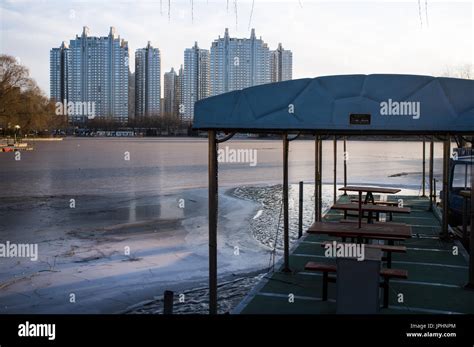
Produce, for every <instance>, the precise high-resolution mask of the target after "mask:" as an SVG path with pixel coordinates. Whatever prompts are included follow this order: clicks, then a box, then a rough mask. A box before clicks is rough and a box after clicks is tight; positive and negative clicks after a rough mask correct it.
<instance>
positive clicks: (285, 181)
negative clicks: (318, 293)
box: [283, 133, 291, 272]
mask: <svg viewBox="0 0 474 347" xmlns="http://www.w3.org/2000/svg"><path fill="white" fill-rule="evenodd" d="M288 148H289V142H288V134H287V133H285V134H283V238H284V240H283V241H284V244H283V248H284V262H285V264H284V267H283V271H284V272H289V271H291V270H290V228H289V214H288Z"/></svg>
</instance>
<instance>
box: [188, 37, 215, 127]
mask: <svg viewBox="0 0 474 347" xmlns="http://www.w3.org/2000/svg"><path fill="white" fill-rule="evenodd" d="M183 73H184V76H183V88H182V92H183V94H182V97H183V105H182V106H183V107H182V108H183V109H182V111H183V112H181V114H182V119H185V120H192V119H193V118H194V103H195V102H196V101H198V100H201V99H204V98H207V97H208V96H209V92H210V86H209V50H207V49H201V48H199V47H198V44H197V42H195V44H194V46H193V47H192V48H187V49H186V50H185V51H184V70H183Z"/></svg>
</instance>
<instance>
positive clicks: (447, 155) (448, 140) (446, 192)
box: [440, 135, 451, 239]
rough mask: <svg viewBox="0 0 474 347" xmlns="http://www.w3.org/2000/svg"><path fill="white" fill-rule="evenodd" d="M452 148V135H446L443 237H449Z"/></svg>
mask: <svg viewBox="0 0 474 347" xmlns="http://www.w3.org/2000/svg"><path fill="white" fill-rule="evenodd" d="M450 149H451V136H450V135H446V138H445V140H444V142H443V219H442V229H441V235H440V238H441V239H447V238H448V211H449V201H448V200H449V158H450Z"/></svg>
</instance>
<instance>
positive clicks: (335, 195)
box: [333, 136, 337, 204]
mask: <svg viewBox="0 0 474 347" xmlns="http://www.w3.org/2000/svg"><path fill="white" fill-rule="evenodd" d="M333 160H334V187H333V199H334V204H336V202H337V137H336V136H334V156H333Z"/></svg>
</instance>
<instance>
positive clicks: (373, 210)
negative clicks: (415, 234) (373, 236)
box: [331, 203, 411, 223]
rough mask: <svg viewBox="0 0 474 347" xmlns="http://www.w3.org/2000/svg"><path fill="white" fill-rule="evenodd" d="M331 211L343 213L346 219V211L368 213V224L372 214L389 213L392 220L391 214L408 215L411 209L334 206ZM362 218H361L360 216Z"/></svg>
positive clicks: (370, 205)
mask: <svg viewBox="0 0 474 347" xmlns="http://www.w3.org/2000/svg"><path fill="white" fill-rule="evenodd" d="M331 209H333V210H342V211H344V218H346V217H347V211H359V212H361V213H364V212H368V216H367V219H368V222H369V223H370V222H372V218H373V213H377V214H379V213H389V214H390V220H392V213H404V214H409V213H410V212H411V209H410V208H409V207H398V206H380V205H373V204H363V205H358V204H352V203H348V204H334V205H333V206H332V207H331ZM361 217H362V216H361Z"/></svg>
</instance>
